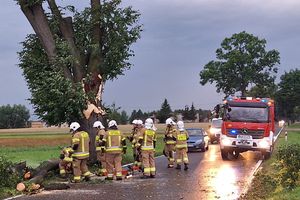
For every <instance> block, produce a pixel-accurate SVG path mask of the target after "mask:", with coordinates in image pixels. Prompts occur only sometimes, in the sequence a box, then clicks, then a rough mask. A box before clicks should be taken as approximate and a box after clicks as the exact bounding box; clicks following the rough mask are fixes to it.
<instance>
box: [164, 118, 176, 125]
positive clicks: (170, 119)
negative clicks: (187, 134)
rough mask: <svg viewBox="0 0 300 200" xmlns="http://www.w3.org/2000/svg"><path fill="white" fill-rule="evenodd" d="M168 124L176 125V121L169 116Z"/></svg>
mask: <svg viewBox="0 0 300 200" xmlns="http://www.w3.org/2000/svg"><path fill="white" fill-rule="evenodd" d="M166 125H176V123H175V122H174V121H173V119H172V118H168V119H167V120H166Z"/></svg>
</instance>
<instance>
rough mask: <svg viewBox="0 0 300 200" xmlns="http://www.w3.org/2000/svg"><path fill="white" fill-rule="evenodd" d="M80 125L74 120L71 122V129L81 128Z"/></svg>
mask: <svg viewBox="0 0 300 200" xmlns="http://www.w3.org/2000/svg"><path fill="white" fill-rule="evenodd" d="M79 127H80V124H79V123H78V122H72V123H71V124H70V129H71V130H72V131H76V130H77V129H79Z"/></svg>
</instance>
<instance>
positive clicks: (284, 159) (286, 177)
mask: <svg viewBox="0 0 300 200" xmlns="http://www.w3.org/2000/svg"><path fill="white" fill-rule="evenodd" d="M277 160H278V161H277V163H276V164H275V166H276V168H277V169H278V175H279V176H278V182H279V183H280V184H281V185H282V187H283V188H285V189H293V188H295V187H296V186H297V181H298V179H299V171H300V144H290V145H284V146H281V147H279V150H278V153H277Z"/></svg>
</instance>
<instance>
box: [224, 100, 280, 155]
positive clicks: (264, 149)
mask: <svg viewBox="0 0 300 200" xmlns="http://www.w3.org/2000/svg"><path fill="white" fill-rule="evenodd" d="M222 108H223V109H222V118H223V123H222V129H221V137H220V148H221V155H222V158H223V160H227V159H228V156H229V155H231V156H232V157H233V158H237V157H238V156H239V154H240V153H242V152H245V151H249V150H250V151H260V152H261V153H262V155H263V157H264V159H268V158H269V157H270V155H271V153H272V150H273V144H274V138H273V137H274V133H275V113H274V101H273V100H272V99H269V98H252V97H229V98H227V99H226V100H225V101H224V104H223V105H222Z"/></svg>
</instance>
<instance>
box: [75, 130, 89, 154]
mask: <svg viewBox="0 0 300 200" xmlns="http://www.w3.org/2000/svg"><path fill="white" fill-rule="evenodd" d="M89 144H90V138H89V134H88V133H87V132H85V131H79V132H76V133H75V134H74V135H73V137H72V148H73V149H74V146H75V145H78V148H77V149H76V150H75V149H74V153H73V155H72V156H73V158H77V159H85V158H88V157H89Z"/></svg>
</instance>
